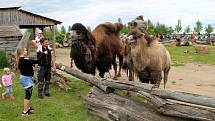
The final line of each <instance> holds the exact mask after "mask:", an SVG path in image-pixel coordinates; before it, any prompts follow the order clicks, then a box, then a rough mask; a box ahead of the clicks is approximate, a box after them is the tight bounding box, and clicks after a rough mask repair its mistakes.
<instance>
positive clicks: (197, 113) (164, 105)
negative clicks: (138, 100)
mask: <svg viewBox="0 0 215 121" xmlns="http://www.w3.org/2000/svg"><path fill="white" fill-rule="evenodd" d="M139 94H140V95H141V96H143V97H145V98H146V99H147V100H148V101H149V102H151V103H152V104H153V106H155V108H154V109H156V110H157V111H158V112H160V113H161V114H164V115H168V116H177V117H184V118H189V119H193V120H204V121H214V120H215V110H213V109H205V108H201V107H195V106H188V105H185V104H177V103H173V102H170V101H168V100H165V99H161V98H159V97H157V96H154V95H151V94H148V93H146V92H143V91H139Z"/></svg>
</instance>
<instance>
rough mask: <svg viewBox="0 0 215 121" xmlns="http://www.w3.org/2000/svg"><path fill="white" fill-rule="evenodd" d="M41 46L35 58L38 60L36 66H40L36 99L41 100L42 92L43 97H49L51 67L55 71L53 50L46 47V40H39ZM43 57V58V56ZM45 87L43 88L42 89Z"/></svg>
mask: <svg viewBox="0 0 215 121" xmlns="http://www.w3.org/2000/svg"><path fill="white" fill-rule="evenodd" d="M40 43H41V45H40V46H39V47H38V49H37V50H38V51H37V58H40V57H41V56H42V58H41V59H40V61H39V63H38V65H39V66H40V69H39V72H38V73H39V74H38V98H41V99H42V98H43V95H42V92H43V90H44V93H45V96H50V93H49V84H50V80H51V67H52V66H53V69H54V71H55V69H56V67H55V62H54V58H53V56H52V55H53V54H52V53H53V50H52V49H49V47H48V39H46V38H42V39H41V40H40ZM44 55H45V56H44ZM44 85H45V87H44ZM43 88H44V89H43Z"/></svg>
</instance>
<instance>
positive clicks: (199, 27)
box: [194, 20, 202, 34]
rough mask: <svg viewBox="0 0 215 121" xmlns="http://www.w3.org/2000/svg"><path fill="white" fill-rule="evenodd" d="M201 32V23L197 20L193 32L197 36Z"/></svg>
mask: <svg viewBox="0 0 215 121" xmlns="http://www.w3.org/2000/svg"><path fill="white" fill-rule="evenodd" d="M201 30H202V23H201V22H200V21H199V20H198V21H197V22H196V26H195V27H194V32H196V33H197V34H200V32H201Z"/></svg>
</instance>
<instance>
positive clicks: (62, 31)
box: [61, 26, 66, 34]
mask: <svg viewBox="0 0 215 121" xmlns="http://www.w3.org/2000/svg"><path fill="white" fill-rule="evenodd" d="M61 33H62V34H66V29H65V27H64V26H62V27H61Z"/></svg>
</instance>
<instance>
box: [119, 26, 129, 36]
mask: <svg viewBox="0 0 215 121" xmlns="http://www.w3.org/2000/svg"><path fill="white" fill-rule="evenodd" d="M128 32H129V27H128V26H126V25H123V28H122V30H121V33H124V34H128Z"/></svg>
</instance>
